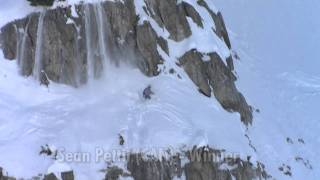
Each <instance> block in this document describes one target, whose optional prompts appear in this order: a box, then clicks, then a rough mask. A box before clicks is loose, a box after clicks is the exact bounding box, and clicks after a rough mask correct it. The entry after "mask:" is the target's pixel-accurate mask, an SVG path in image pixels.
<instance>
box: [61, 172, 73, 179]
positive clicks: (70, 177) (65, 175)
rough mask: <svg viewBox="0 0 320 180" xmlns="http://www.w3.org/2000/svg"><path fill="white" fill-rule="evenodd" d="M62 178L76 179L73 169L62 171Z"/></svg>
mask: <svg viewBox="0 0 320 180" xmlns="http://www.w3.org/2000/svg"><path fill="white" fill-rule="evenodd" d="M61 178H62V180H74V175H73V171H68V172H62V173H61Z"/></svg>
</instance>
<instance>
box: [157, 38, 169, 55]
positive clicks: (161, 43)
mask: <svg viewBox="0 0 320 180" xmlns="http://www.w3.org/2000/svg"><path fill="white" fill-rule="evenodd" d="M157 43H158V44H159V46H160V47H161V49H162V50H163V51H164V52H166V53H167V54H168V55H169V47H168V42H167V40H165V39H164V38H163V37H161V36H160V37H158V38H157Z"/></svg>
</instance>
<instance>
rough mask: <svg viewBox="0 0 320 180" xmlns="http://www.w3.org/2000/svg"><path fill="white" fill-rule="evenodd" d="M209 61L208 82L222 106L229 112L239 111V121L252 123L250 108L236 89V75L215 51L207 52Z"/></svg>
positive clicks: (247, 123)
mask: <svg viewBox="0 0 320 180" xmlns="http://www.w3.org/2000/svg"><path fill="white" fill-rule="evenodd" d="M208 55H209V56H210V61H208V62H206V64H207V72H208V76H209V83H210V85H211V87H212V89H213V92H214V96H215V97H216V99H217V100H218V101H219V103H220V104H221V105H222V107H223V108H224V109H226V110H228V111H231V112H239V113H240V115H241V121H242V122H243V123H244V124H246V125H249V124H251V123H252V118H253V117H252V108H251V107H250V106H249V105H248V104H247V102H246V100H245V98H244V97H243V95H242V94H241V93H240V92H239V91H238V90H237V88H236V86H235V84H234V81H235V80H236V77H235V76H234V75H233V73H232V72H231V71H230V70H229V69H228V68H227V66H226V65H225V64H224V63H223V61H222V59H221V58H220V56H219V55H218V54H217V53H209V54H208Z"/></svg>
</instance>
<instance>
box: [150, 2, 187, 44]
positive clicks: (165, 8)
mask: <svg viewBox="0 0 320 180" xmlns="http://www.w3.org/2000/svg"><path fill="white" fill-rule="evenodd" d="M146 2H147V10H148V12H149V14H151V15H152V16H153V17H154V18H155V20H156V21H157V22H158V24H159V26H165V27H166V29H167V30H168V31H169V33H170V38H171V39H173V40H175V41H181V40H183V39H185V38H186V37H189V36H190V35H191V34H192V32H191V30H190V26H189V24H188V21H187V18H186V13H185V10H184V7H183V6H181V5H177V1H176V0H165V1H164V0H146Z"/></svg>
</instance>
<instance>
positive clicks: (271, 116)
mask: <svg viewBox="0 0 320 180" xmlns="http://www.w3.org/2000/svg"><path fill="white" fill-rule="evenodd" d="M268 3H270V4H268ZM280 3H281V5H282V6H279V8H283V7H288V9H289V10H290V9H291V8H292V7H294V9H295V8H296V9H298V10H300V8H302V9H304V8H306V7H303V6H301V4H299V2H298V1H295V3H293V4H294V6H290V8H289V5H288V4H286V3H289V2H288V1H282V2H280ZM217 4H218V7H219V8H220V7H222V12H223V13H224V14H225V16H226V17H227V18H226V22H227V23H226V24H227V25H228V27H229V28H230V31H229V32H230V33H231V41H232V44H233V49H234V50H235V51H236V52H237V53H238V54H239V56H240V58H241V59H240V61H236V64H235V66H236V68H235V69H236V72H237V74H238V76H239V77H238V78H239V81H237V85H238V86H239V87H240V89H241V91H242V92H244V95H245V97H247V98H248V101H249V103H250V104H252V105H253V106H254V107H255V108H258V109H259V110H260V113H255V114H254V117H255V118H254V121H253V125H252V126H250V127H249V128H248V130H247V129H246V127H245V126H244V125H243V124H242V123H241V122H240V121H239V120H238V119H239V116H238V115H237V114H230V113H227V112H226V111H225V110H224V109H223V108H221V106H220V104H219V103H218V102H217V101H216V100H215V98H214V97H211V98H207V97H204V96H203V95H201V94H200V93H198V92H197V88H196V86H195V85H194V84H193V83H192V82H191V80H189V79H188V78H187V75H186V74H185V73H184V72H183V71H179V72H178V73H179V74H180V75H181V76H182V77H183V78H182V79H179V78H177V76H176V75H171V74H161V75H160V76H158V77H153V78H147V77H145V76H143V75H142V74H141V73H140V72H139V71H138V70H137V69H132V68H128V67H123V68H121V69H116V68H114V69H109V71H108V73H107V74H106V77H105V78H104V79H101V80H99V81H94V82H92V83H90V84H88V85H86V86H84V87H82V88H80V89H73V88H71V87H68V86H65V85H61V84H55V83H52V84H51V85H50V87H49V90H48V89H46V88H44V87H43V86H39V84H38V83H37V82H36V81H35V80H34V79H32V78H31V77H30V78H23V77H20V75H19V74H18V73H17V69H18V67H17V66H16V63H15V62H9V61H5V60H3V58H2V54H1V56H0V57H1V58H2V59H1V60H0V82H1V83H0V107H1V110H0V127H1V128H0V129H1V132H0V154H1V157H0V165H1V166H3V167H5V168H6V170H7V171H8V172H10V173H11V174H10V175H13V176H16V177H31V176H33V175H35V174H38V173H39V172H46V171H47V170H48V169H52V166H51V165H52V164H54V160H52V159H51V158H50V157H45V156H39V154H38V153H39V150H40V146H41V145H44V144H49V145H53V146H56V147H57V148H65V150H66V151H67V152H91V153H93V154H94V153H95V148H97V147H99V148H101V147H102V148H104V149H105V150H106V151H110V150H112V149H119V148H121V147H120V146H119V145H118V133H121V134H123V135H124V137H125V141H126V145H125V148H143V147H161V148H164V147H167V146H176V147H179V146H183V145H187V146H192V145H197V144H199V145H205V144H209V145H211V146H214V147H217V148H221V149H226V150H227V151H228V152H234V153H236V154H240V155H241V156H243V157H246V156H247V155H250V156H252V161H255V160H259V161H261V162H263V163H264V164H265V165H266V169H267V171H268V173H270V174H271V175H272V176H273V177H274V178H276V179H317V177H318V176H319V170H318V166H317V162H318V160H319V157H318V154H319V151H318V150H317V147H319V145H320V144H319V143H320V142H319V137H318V135H317V130H318V129H319V123H318V122H317V121H318V120H317V105H318V104H319V103H318V100H319V91H320V90H319V84H320V80H319V74H318V73H317V71H316V70H313V69H316V68H315V67H316V66H315V65H316V62H315V61H314V58H316V56H312V58H306V61H308V62H309V61H310V62H311V63H303V64H302V65H300V63H299V65H297V64H298V62H300V61H298V58H292V57H296V53H295V52H299V53H300V54H299V55H300V56H302V55H306V56H307V54H308V55H309V54H311V52H313V50H312V48H314V47H317V46H311V45H310V47H305V46H303V45H299V43H300V42H302V41H303V40H302V39H305V38H306V39H308V42H313V43H315V44H316V41H311V40H310V39H311V38H312V37H314V35H313V34H310V35H309V36H304V35H301V34H300V32H302V31H307V30H308V28H307V29H301V30H300V31H299V30H297V31H296V32H295V33H293V34H291V36H289V37H285V36H282V35H283V34H281V35H279V37H278V38H275V43H270V44H273V45H270V44H269V43H267V42H269V41H270V37H273V35H274V34H275V33H276V32H279V28H274V29H273V28H271V29H270V26H272V25H274V24H273V22H274V21H273V20H274V19H277V18H276V17H278V16H276V15H277V13H275V15H274V16H266V14H267V15H268V14H269V13H268V12H269V11H268V10H269V9H273V10H274V11H275V12H279V11H280V9H277V8H278V6H276V5H277V4H278V3H277V2H275V1H271V2H264V3H262V2H249V1H237V2H235V1H231V0H229V1H221V2H220V1H218V2H217ZM306 4H308V5H310V8H311V9H313V8H312V6H313V5H315V4H313V3H311V1H310V2H307V3H306ZM237 5H238V6H239V9H237V8H236V7H238V6H237ZM250 5H251V6H250ZM290 5H292V4H290ZM304 5H305V4H304ZM241 6H243V8H241ZM248 7H249V10H248V11H245V10H246V9H247V8H248ZM257 7H259V8H257ZM265 7H269V9H268V8H266V9H265V11H263V12H264V13H265V14H264V15H261V16H257V14H259V15H260V11H261V9H263V8H265ZM256 9H259V10H260V11H259V12H257V11H256ZM250 10H251V11H250ZM277 10H278V11H277ZM289 10H288V12H291V13H292V14H294V12H295V11H291V10H290V11H289ZM2 12H3V11H1V13H2ZM311 12H313V11H311ZM235 13H241V15H235ZM289 14H290V13H289ZM292 14H291V15H292ZM245 15H246V16H245ZM275 16H276V17H275ZM21 17H22V16H21ZM248 17H251V18H257V17H263V18H265V19H264V20H263V21H260V20H257V19H258V18H257V19H249V18H248ZM309 17H312V16H309ZM283 18H284V20H288V19H291V18H292V17H291V16H289V15H287V16H284V17H283ZM248 19H249V20H248ZM277 20H278V21H279V22H278V24H277V25H278V26H279V25H281V23H282V22H286V21H280V20H281V18H279V19H277ZM311 20H313V19H311ZM252 22H255V23H256V24H251V23H252ZM264 22H270V24H269V23H264ZM299 22H303V20H301V21H299ZM312 22H314V20H313V21H312ZM311 24H314V23H311ZM290 25H291V26H292V27H297V26H296V24H295V21H289V22H288V24H287V26H290ZM278 26H277V27H278ZM287 26H283V29H281V30H283V31H280V32H283V33H284V32H287V31H286V29H285V27H287ZM253 27H255V28H253ZM260 28H261V29H260ZM317 28H318V26H317V25H316V24H314V26H313V29H314V30H315V32H318V31H317ZM262 32H264V33H266V32H267V33H269V34H268V35H265V34H263V35H261V33H262ZM314 34H318V33H314ZM296 35H297V36H296ZM300 36H301V39H296V40H294V41H293V43H288V44H281V42H285V41H284V40H286V39H287V38H288V39H290V37H292V38H294V37H300ZM309 38H310V39H309ZM260 39H261V40H260ZM277 39H278V40H277ZM318 42H319V41H318ZM277 44H278V45H279V46H278V47H274V45H277ZM188 45H190V48H192V47H193V46H194V44H192V43H190V41H188V42H186V43H185V46H188ZM203 45H205V44H203ZM281 45H282V46H281ZM173 46H174V45H173ZM174 47H177V46H174ZM174 47H172V48H171V49H173V48H174ZM203 47H204V48H205V46H203ZM253 47H254V48H253ZM269 47H270V50H268V51H266V49H269ZM311 47H312V48H311ZM286 49H295V50H296V51H293V52H294V53H293V55H291V53H282V52H283V51H285V50H286ZM297 49H299V50H301V51H298V50H297ZM178 50H179V48H177V50H176V51H175V52H174V53H177V54H179V53H181V52H182V51H181V52H179V51H178ZM159 51H160V50H159ZM279 52H281V53H279ZM162 55H163V56H165V54H164V53H162ZM297 56H298V55H297ZM298 57H299V56H298ZM167 58H168V57H167ZM270 59H272V60H270ZM273 59H277V61H276V60H273ZM292 59H293V60H292ZM167 62H168V63H170V61H167ZM306 64H310V66H308V67H304V66H306ZM311 64H312V65H311ZM166 65H167V66H168V67H170V66H174V63H173V62H171V64H166ZM122 72H125V73H122ZM311 74H313V75H311ZM137 82H139V83H137ZM149 84H151V85H152V89H153V90H154V92H155V95H154V96H153V98H152V100H151V101H145V100H144V99H143V98H142V91H143V89H144V88H145V87H146V86H147V85H149ZM306 129H307V130H306ZM246 134H247V135H248V137H249V138H250V141H251V144H252V145H253V146H254V148H255V149H256V150H257V152H254V150H253V148H251V147H250V146H249V140H248V139H247V138H246V136H245V135H246ZM168 137H169V138H168ZM287 137H290V139H292V141H293V144H290V143H287V141H286V139H287ZM300 138H302V139H303V140H304V142H305V144H303V143H301V142H300V143H299V142H298V139H300ZM298 156H299V157H302V158H303V159H304V160H305V161H306V160H309V161H310V164H311V165H312V168H313V170H310V169H308V166H307V167H305V166H304V165H303V162H301V161H299V162H296V160H295V158H296V157H298ZM283 163H284V164H287V165H289V166H290V167H291V169H292V170H291V172H292V177H289V176H285V175H283V173H282V172H280V171H279V167H280V166H282V164H283ZM66 164H67V166H68V167H70V168H71V169H73V170H74V171H75V175H76V178H77V179H101V178H102V177H104V174H103V173H97V171H99V170H101V169H104V168H105V166H106V165H105V163H104V162H100V163H95V162H90V163H83V164H82V163H75V162H73V163H66ZM54 165H57V164H54ZM50 167H51V168H50ZM53 168H55V167H53Z"/></svg>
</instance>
